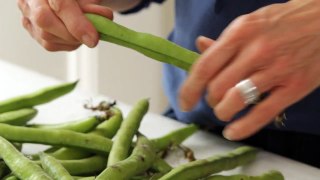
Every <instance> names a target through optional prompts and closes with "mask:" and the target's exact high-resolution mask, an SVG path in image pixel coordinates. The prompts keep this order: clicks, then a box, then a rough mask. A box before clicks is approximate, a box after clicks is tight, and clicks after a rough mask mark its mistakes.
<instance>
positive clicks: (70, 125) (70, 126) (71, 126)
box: [27, 117, 103, 133]
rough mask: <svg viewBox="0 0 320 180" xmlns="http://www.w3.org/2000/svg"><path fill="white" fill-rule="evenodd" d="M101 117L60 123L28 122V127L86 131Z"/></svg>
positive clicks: (98, 122) (92, 127)
mask: <svg viewBox="0 0 320 180" xmlns="http://www.w3.org/2000/svg"><path fill="white" fill-rule="evenodd" d="M101 121H103V119H101V118H99V117H88V118H86V119H83V120H76V121H70V122H66V123H60V124H30V125H27V126H28V127H32V128H41V129H57V130H59V129H60V130H61V129H65V130H70V131H75V132H82V133H86V132H89V131H91V130H93V129H94V128H95V127H96V126H97V125H98V124H100V123H101Z"/></svg>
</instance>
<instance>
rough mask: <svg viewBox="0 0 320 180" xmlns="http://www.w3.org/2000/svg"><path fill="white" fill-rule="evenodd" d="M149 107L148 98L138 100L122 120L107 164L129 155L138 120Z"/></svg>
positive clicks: (138, 123) (109, 164) (137, 127)
mask: <svg viewBox="0 0 320 180" xmlns="http://www.w3.org/2000/svg"><path fill="white" fill-rule="evenodd" d="M148 108H149V100H148V99H142V100H140V101H138V102H137V103H136V104H135V105H134V107H133V108H132V109H131V111H130V112H129V114H128V116H127V117H126V118H125V119H124V121H123V122H122V124H121V126H120V129H119V130H118V132H117V134H116V136H115V140H114V142H113V146H112V148H111V151H110V154H109V159H108V166H111V165H113V164H115V163H117V162H118V161H122V160H124V159H126V158H127V157H128V156H129V155H128V154H129V150H130V148H131V144H132V139H133V136H134V135H135V134H136V133H137V132H138V129H139V126H140V122H141V120H142V118H143V116H144V115H145V114H146V113H147V111H148Z"/></svg>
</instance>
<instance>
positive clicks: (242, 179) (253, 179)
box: [204, 170, 284, 180]
mask: <svg viewBox="0 0 320 180" xmlns="http://www.w3.org/2000/svg"><path fill="white" fill-rule="evenodd" d="M204 180H284V177H283V175H282V173H281V172H279V171H276V170H272V171H269V172H266V173H264V174H262V175H260V176H248V175H244V174H236V175H231V176H224V175H213V176H210V177H208V178H205V179H204Z"/></svg>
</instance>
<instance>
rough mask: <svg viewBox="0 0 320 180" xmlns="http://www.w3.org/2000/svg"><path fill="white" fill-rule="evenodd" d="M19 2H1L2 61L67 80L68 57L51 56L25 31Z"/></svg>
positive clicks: (0, 40) (0, 41) (3, 0)
mask: <svg viewBox="0 0 320 180" xmlns="http://www.w3.org/2000/svg"><path fill="white" fill-rule="evenodd" d="M16 4H17V1H16V0H2V1H0V58H1V59H6V60H7V61H10V62H12V63H14V64H18V65H21V66H24V67H26V68H30V69H32V70H35V71H38V72H40V73H43V74H47V75H50V76H53V77H56V78H58V79H64V78H65V76H66V53H63V52H60V53H50V52H47V51H45V50H44V49H43V48H41V47H40V45H38V43H37V42H36V41H34V40H33V39H32V38H31V36H29V34H28V32H27V31H25V30H24V28H23V26H22V24H21V23H20V22H21V16H22V15H21V13H20V11H19V9H18V6H17V5H16Z"/></svg>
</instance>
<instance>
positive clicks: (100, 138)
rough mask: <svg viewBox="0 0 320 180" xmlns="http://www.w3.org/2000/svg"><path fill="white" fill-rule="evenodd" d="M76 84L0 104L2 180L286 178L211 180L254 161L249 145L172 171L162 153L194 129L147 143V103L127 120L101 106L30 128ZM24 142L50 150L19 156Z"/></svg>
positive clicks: (189, 127) (277, 174)
mask: <svg viewBox="0 0 320 180" xmlns="http://www.w3.org/2000/svg"><path fill="white" fill-rule="evenodd" d="M76 84H77V82H73V83H64V84H60V85H56V86H52V87H47V88H44V89H41V90H38V91H36V92H34V93H31V94H26V95H22V96H19V97H16V98H11V99H8V100H5V101H2V102H0V113H1V114H0V156H1V158H2V160H1V161H0V178H1V179H6V180H9V179H11V180H12V179H22V180H24V179H26V180H46V179H57V180H60V179H64V180H68V179H88V180H89V179H97V180H107V179H110V180H122V179H132V180H140V179H141V180H142V179H160V180H167V179H173V180H179V179H181V180H186V179H208V180H209V179H210V180H221V179H227V180H228V179H231V180H238V179H239V180H240V179H241V180H246V179H250V180H254V179H257V180H261V179H262V180H266V179H273V180H277V179H279V180H280V179H284V178H283V176H282V175H281V173H280V172H278V171H269V172H267V173H265V174H263V175H261V176H246V175H240V174H239V175H233V176H222V175H214V174H215V173H218V172H221V171H225V170H230V169H233V168H235V167H238V166H242V165H245V164H246V163H249V162H250V161H252V160H254V158H255V156H256V154H257V152H258V151H257V149H255V148H253V147H249V146H243V147H240V148H237V149H235V150H233V151H231V152H229V153H226V154H220V155H215V156H212V157H209V158H207V159H201V160H194V161H192V162H189V163H185V164H182V165H179V166H177V167H171V166H170V165H169V164H168V163H167V162H166V161H165V159H163V157H162V156H161V154H162V153H161V152H164V151H167V149H168V148H169V147H171V146H173V145H179V144H180V143H182V142H183V141H184V140H185V139H186V138H188V137H189V136H190V135H192V134H193V133H195V132H196V131H197V130H198V128H197V126H195V125H192V124H191V125H187V126H186V127H184V128H181V129H177V130H175V131H172V132H170V133H168V134H166V135H164V136H162V137H159V138H154V139H148V138H147V137H146V136H144V135H143V134H141V133H139V126H140V122H141V121H142V119H143V116H144V115H145V114H146V113H147V111H148V106H149V101H148V100H147V99H142V100H140V101H139V102H137V104H136V105H135V106H133V108H132V109H131V111H130V112H129V114H128V115H127V116H126V117H125V118H123V116H122V113H121V110H120V109H119V108H117V107H116V106H115V104H114V103H102V104H100V105H99V106H98V107H87V108H91V109H94V110H100V111H103V112H104V116H99V117H96V116H93V117H87V118H85V119H83V120H79V121H73V122H67V123H64V124H55V125H43V124H42V125H41V124H30V123H28V121H29V120H31V119H32V118H33V117H34V116H35V115H36V114H37V110H36V109H35V108H34V107H35V106H37V105H40V104H43V103H47V102H50V101H52V100H54V99H55V98H58V97H60V96H62V95H65V94H67V93H69V92H70V91H72V90H73V89H74V87H75V86H76ZM135 136H136V137H137V138H136V140H135V141H134V140H133V139H134V137H135ZM23 143H36V144H45V145H51V146H50V148H48V149H47V150H45V151H44V152H39V153H37V154H32V155H25V154H23V152H21V146H22V145H23Z"/></svg>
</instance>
